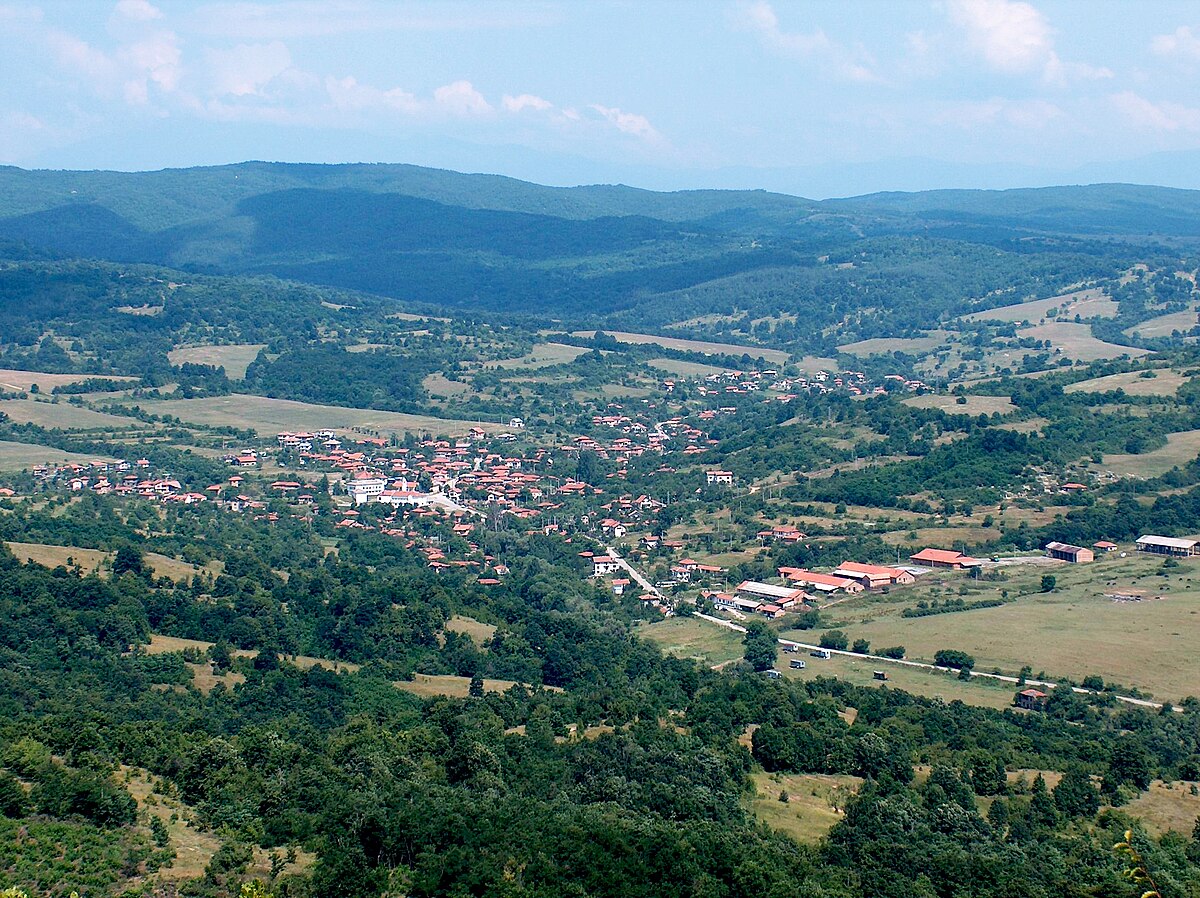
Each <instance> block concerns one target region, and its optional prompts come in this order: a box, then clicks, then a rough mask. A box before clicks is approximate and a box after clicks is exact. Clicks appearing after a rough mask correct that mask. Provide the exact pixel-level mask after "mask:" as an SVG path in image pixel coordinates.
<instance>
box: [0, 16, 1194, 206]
mask: <svg viewBox="0 0 1200 898" xmlns="http://www.w3.org/2000/svg"><path fill="white" fill-rule="evenodd" d="M245 159H270V160H286V161H310V162H360V161H365V162H412V163H416V164H421V165H433V166H437V167H444V168H454V169H459V170H465V171H487V172H498V173H501V174H509V175H513V176H516V177H520V178H525V179H528V180H535V181H539V182H542V183H550V184H577V183H596V182H623V183H629V184H634V185H638V186H645V187H651V188H657V189H679V188H686V187H766V188H768V189H775V190H783V191H786V192H791V193H798V194H803V195H808V196H815V197H823V196H831V195H847V194H854V193H864V192H868V191H873V190H881V189H923V188H931V187H989V188H994V187H1009V186H1038V185H1042V184H1056V183H1083V182H1093V181H1113V180H1122V181H1134V182H1140V183H1161V184H1167V185H1170V186H1181V187H1196V188H1200V4H1197V3H1195V2H1170V0H1158V2H1145V0H1142V2H1124V0H1087V2H1050V0H1045V2H1036V0H1034V2H1014V0H893V2H884V0H841V2H822V0H809V2H786V0H728V2H726V0H708V2H669V0H658V2H654V0H650V2H624V0H612V2H583V0H571V2H531V3H519V2H505V0H496V2H423V3H408V2H400V0H396V2H372V0H326V2H309V0H282V2H240V0H235V2H224V0H222V2H196V0H193V2H176V0H157V2H150V0H120V2H99V0H72V2H55V0H48V2H41V3H26V2H23V0H0V163H4V164H12V165H20V166H22V167H26V168H116V169H126V170H130V169H154V168H164V167H177V166H188V165H206V164H216V163H224V162H235V161H242V160H245Z"/></svg>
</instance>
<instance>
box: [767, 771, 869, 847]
mask: <svg viewBox="0 0 1200 898" xmlns="http://www.w3.org/2000/svg"><path fill="white" fill-rule="evenodd" d="M752 779H753V781H754V797H753V798H752V799H750V801H749V805H750V811H751V812H752V813H753V814H754V816H755V817H756V818H758V820H759V821H760V822H762V823H765V824H766V825H767V826H769V827H771V829H774V830H778V831H780V832H783V833H787V835H789V836H791V837H792V838H793V839H795V840H796V841H797V842H808V843H812V842H817V841H819V840H820V839H821V838H823V837H824V836H825V835H826V834H828V832H829V830H831V829H832V828H833V826H834V824H836V823H837V822H838V821H839V820H841V819H842V815H843V814H844V812H845V811H844V809H845V805H846V802H847V801H848V800H849V799H850V797H851V796H852V795H854V794H855V793H856V792H857V791H858V789H859V788H860V787H861V786H862V782H863V781H862V780H861V779H860V778H858V777H856V776H832V775H822V774H792V775H787V774H782V773H755V774H753V776H752ZM784 792H786V793H787V799H788V800H787V801H786V802H783V801H780V800H779V797H780V794H781V793H784Z"/></svg>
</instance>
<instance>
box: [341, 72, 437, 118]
mask: <svg viewBox="0 0 1200 898" xmlns="http://www.w3.org/2000/svg"><path fill="white" fill-rule="evenodd" d="M325 93H326V95H327V96H328V98H329V100H330V101H331V102H332V103H333V106H334V108H335V109H338V110H342V111H354V112H360V111H370V110H374V109H386V110H391V111H393V112H403V113H407V114H413V113H417V112H419V111H420V110H421V103H420V101H419V100H418V99H417V98H416V97H414V96H413V95H412V94H410V93H408V92H407V91H403V90H400V88H398V87H397V88H392V89H391V90H381V89H379V88H378V87H371V86H369V85H366V84H359V83H358V81H357V80H356V79H355V78H353V77H346V78H326V79H325Z"/></svg>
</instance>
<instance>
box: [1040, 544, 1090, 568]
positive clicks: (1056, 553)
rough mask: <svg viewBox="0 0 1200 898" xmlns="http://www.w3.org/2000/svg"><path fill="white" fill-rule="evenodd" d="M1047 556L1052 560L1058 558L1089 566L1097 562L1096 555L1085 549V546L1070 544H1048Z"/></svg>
mask: <svg viewBox="0 0 1200 898" xmlns="http://www.w3.org/2000/svg"><path fill="white" fill-rule="evenodd" d="M1046 554H1047V555H1049V556H1050V557H1051V558H1057V559H1059V560H1060V561H1069V562H1071V563H1072V564H1087V563H1088V562H1090V561H1095V560H1096V553H1095V552H1093V551H1092V550H1091V549H1085V548H1084V547H1083V546H1072V545H1071V544H1070V543H1058V542H1052V543H1046Z"/></svg>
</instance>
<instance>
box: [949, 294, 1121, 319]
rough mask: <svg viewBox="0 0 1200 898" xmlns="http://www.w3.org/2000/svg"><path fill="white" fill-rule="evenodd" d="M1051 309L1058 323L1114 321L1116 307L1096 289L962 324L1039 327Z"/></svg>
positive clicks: (992, 311) (984, 315)
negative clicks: (1013, 323) (1056, 311)
mask: <svg viewBox="0 0 1200 898" xmlns="http://www.w3.org/2000/svg"><path fill="white" fill-rule="evenodd" d="M1051 309H1058V316H1057V317H1058V320H1060V321H1061V320H1063V319H1070V318H1074V317H1075V316H1076V315H1078V316H1079V317H1080V318H1115V317H1116V315H1117V304H1116V303H1115V302H1114V301H1113V300H1112V299H1111V298H1110V297H1108V296H1106V295H1105V294H1104V291H1102V290H1100V289H1099V288H1097V287H1093V288H1090V289H1087V290H1076V291H1074V292H1072V293H1060V294H1059V295H1058V296H1051V297H1050V298H1049V299H1033V300H1029V301H1028V302H1022V303H1017V304H1016V305H1012V306H1000V307H999V308H995V309H987V310H985V311H982V312H972V313H971V314H969V315H963V316H962V320H963V321H1003V322H1017V321H1028V322H1030V323H1031V324H1036V323H1037V322H1038V321H1041V320H1042V319H1043V318H1045V317H1046V313H1047V312H1049V311H1050V310H1051Z"/></svg>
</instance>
